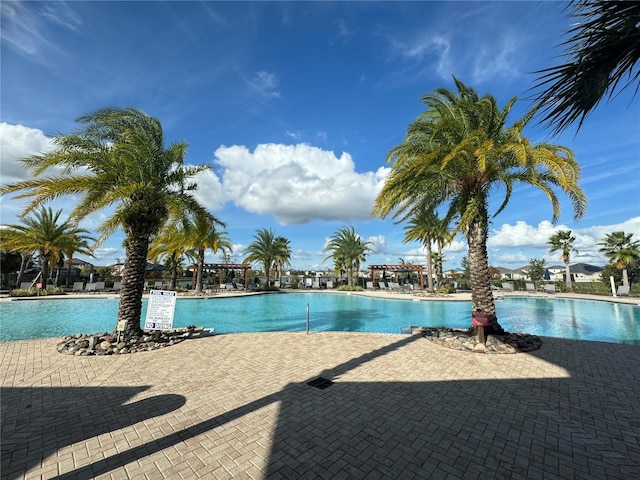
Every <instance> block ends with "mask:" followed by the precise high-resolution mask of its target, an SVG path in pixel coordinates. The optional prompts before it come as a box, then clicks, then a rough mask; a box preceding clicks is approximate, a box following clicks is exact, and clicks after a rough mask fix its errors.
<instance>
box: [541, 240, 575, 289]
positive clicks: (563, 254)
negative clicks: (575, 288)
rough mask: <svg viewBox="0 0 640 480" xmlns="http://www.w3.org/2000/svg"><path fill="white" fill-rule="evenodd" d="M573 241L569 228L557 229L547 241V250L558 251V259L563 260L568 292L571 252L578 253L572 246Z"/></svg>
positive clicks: (569, 286) (569, 287)
mask: <svg viewBox="0 0 640 480" xmlns="http://www.w3.org/2000/svg"><path fill="white" fill-rule="evenodd" d="M575 241H576V237H574V236H573V235H571V230H558V231H557V232H556V233H554V234H553V235H551V237H549V241H548V242H547V243H548V244H549V245H550V248H549V251H550V252H551V253H553V252H560V260H562V261H563V262H564V270H565V274H564V276H565V284H566V286H567V291H568V292H570V291H571V290H572V287H571V268H570V267H569V262H570V261H571V253H572V252H573V253H578V250H576V248H575V247H574V246H573V242H575Z"/></svg>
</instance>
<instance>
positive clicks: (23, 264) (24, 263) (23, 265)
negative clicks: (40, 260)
mask: <svg viewBox="0 0 640 480" xmlns="http://www.w3.org/2000/svg"><path fill="white" fill-rule="evenodd" d="M30 258H31V254H30V253H20V270H19V271H18V278H17V279H16V287H19V286H20V283H21V282H22V276H23V275H24V271H25V270H26V268H27V262H28V261H29V259H30Z"/></svg>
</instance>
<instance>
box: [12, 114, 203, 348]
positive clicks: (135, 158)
mask: <svg viewBox="0 0 640 480" xmlns="http://www.w3.org/2000/svg"><path fill="white" fill-rule="evenodd" d="M78 122H79V123H80V124H81V129H80V130H79V131H77V132H76V133H72V134H68V135H58V136H57V137H55V138H54V139H53V142H54V145H55V146H56V148H55V149H54V150H53V151H51V152H49V153H46V154H43V155H34V156H31V157H29V158H26V159H24V160H23V164H24V165H25V167H26V168H28V169H30V170H32V171H33V173H34V178H33V179H31V180H25V181H22V182H18V183H14V184H12V185H6V186H3V187H1V188H0V194H5V193H9V192H22V193H20V194H19V195H18V198H30V199H31V201H30V202H29V204H28V205H27V207H26V209H25V212H24V213H29V212H30V211H31V210H33V209H34V208H35V207H37V206H38V205H41V204H43V203H46V202H48V201H49V200H52V199H54V198H58V197H62V196H66V195H75V196H78V197H79V203H78V204H77V205H76V207H75V208H74V209H73V211H72V212H71V215H70V218H71V219H72V220H73V221H79V220H81V219H83V218H85V217H87V216H89V215H92V214H94V213H96V212H98V211H100V210H102V209H105V208H107V207H113V208H114V212H113V214H112V215H111V216H110V217H109V218H107V220H106V221H105V222H104V223H102V225H101V226H100V227H99V229H98V231H99V232H100V233H101V234H102V236H101V237H100V239H99V241H102V240H104V239H105V238H106V237H107V236H109V235H110V234H111V233H113V232H114V231H115V230H116V229H118V228H120V229H122V230H123V231H124V234H125V251H126V258H125V263H124V270H123V273H122V287H121V289H120V303H119V307H118V320H119V321H125V322H126V331H125V335H126V336H127V337H130V336H132V335H134V334H140V332H141V327H140V314H141V311H142V294H143V291H144V275H145V268H146V265H147V253H148V250H149V242H150V241H151V239H152V238H153V236H154V235H156V234H157V233H158V231H159V230H160V229H161V228H162V226H163V225H164V224H165V222H166V221H167V219H168V218H169V217H170V216H172V215H176V216H177V215H179V214H181V212H185V211H194V212H198V211H200V212H204V211H205V209H204V207H202V206H201V205H200V204H199V203H198V202H197V200H196V199H195V197H194V196H193V191H194V190H195V189H196V185H195V184H194V183H192V182H190V178H191V177H192V176H193V175H195V174H197V173H198V172H201V171H203V170H204V169H207V168H209V167H208V166H207V165H201V166H185V164H184V157H185V154H186V150H187V145H186V143H184V142H180V143H172V144H171V145H169V146H168V147H166V146H165V144H164V135H163V131H162V126H161V124H160V121H159V120H158V119H156V118H154V117H151V116H149V115H147V114H145V113H144V112H142V111H140V110H138V109H135V108H103V109H100V110H97V111H95V112H93V113H90V114H88V115H85V116H82V117H80V118H79V119H78ZM54 168H59V169H60V170H59V171H60V173H56V174H55V175H53V176H43V173H44V172H46V171H48V170H50V169H54Z"/></svg>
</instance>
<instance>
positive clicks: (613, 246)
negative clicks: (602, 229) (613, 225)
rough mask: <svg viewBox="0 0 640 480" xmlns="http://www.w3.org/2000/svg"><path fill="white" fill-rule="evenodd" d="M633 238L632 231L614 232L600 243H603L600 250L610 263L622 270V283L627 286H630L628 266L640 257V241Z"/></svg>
mask: <svg viewBox="0 0 640 480" xmlns="http://www.w3.org/2000/svg"><path fill="white" fill-rule="evenodd" d="M632 238H633V234H632V233H628V234H627V233H624V232H613V233H609V234H607V235H606V236H605V238H604V240H603V241H602V242H600V243H598V245H602V248H601V249H600V251H601V252H602V253H604V256H605V257H607V258H608V259H609V263H610V264H612V265H614V266H615V267H616V268H617V269H619V270H621V271H622V284H623V285H624V286H626V287H628V286H629V272H628V271H627V267H628V266H629V265H630V264H631V263H632V262H634V261H635V260H638V259H639V258H640V242H639V241H637V240H636V241H633V240H632Z"/></svg>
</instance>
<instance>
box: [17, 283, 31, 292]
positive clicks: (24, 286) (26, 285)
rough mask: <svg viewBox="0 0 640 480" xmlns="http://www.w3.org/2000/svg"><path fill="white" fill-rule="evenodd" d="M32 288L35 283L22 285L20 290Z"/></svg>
mask: <svg viewBox="0 0 640 480" xmlns="http://www.w3.org/2000/svg"><path fill="white" fill-rule="evenodd" d="M31 288H33V283H31V282H22V283H20V290H30V289H31Z"/></svg>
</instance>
